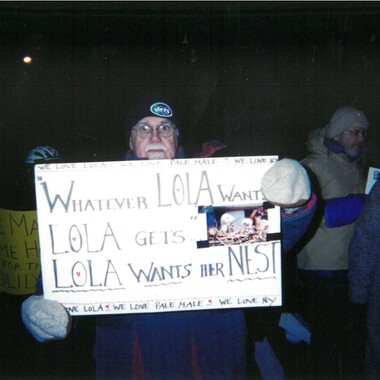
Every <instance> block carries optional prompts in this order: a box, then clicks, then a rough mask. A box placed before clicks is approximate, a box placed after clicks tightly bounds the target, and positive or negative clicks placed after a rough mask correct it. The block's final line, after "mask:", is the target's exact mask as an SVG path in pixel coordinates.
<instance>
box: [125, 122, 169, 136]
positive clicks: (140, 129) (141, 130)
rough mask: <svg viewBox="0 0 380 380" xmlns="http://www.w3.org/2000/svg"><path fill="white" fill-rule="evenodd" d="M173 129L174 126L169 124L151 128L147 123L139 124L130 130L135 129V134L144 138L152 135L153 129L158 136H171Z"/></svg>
mask: <svg viewBox="0 0 380 380" xmlns="http://www.w3.org/2000/svg"><path fill="white" fill-rule="evenodd" d="M175 129H176V127H175V126H174V125H170V124H162V125H160V126H159V127H158V128H152V127H150V126H149V125H146V124H140V125H136V126H135V127H133V128H132V131H135V132H136V133H137V136H139V137H141V138H144V139H146V138H148V137H150V136H152V134H153V130H155V131H156V132H157V134H158V136H160V137H171V136H173V133H174V130H175Z"/></svg>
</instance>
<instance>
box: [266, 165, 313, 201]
mask: <svg viewBox="0 0 380 380" xmlns="http://www.w3.org/2000/svg"><path fill="white" fill-rule="evenodd" d="M261 191H262V193H263V194H264V197H265V198H266V199H267V200H268V201H269V202H271V203H273V204H274V205H277V206H280V207H284V208H297V207H300V206H302V205H303V204H305V203H306V202H307V201H308V200H309V199H310V196H311V190H310V180H309V176H308V174H307V172H306V170H305V168H304V167H303V166H302V165H301V164H300V163H299V162H298V161H296V160H292V159H290V158H283V159H282V160H279V161H277V162H276V163H275V164H274V165H273V166H272V167H271V168H270V169H269V170H268V171H267V172H266V173H265V174H264V175H263V177H262V179H261Z"/></svg>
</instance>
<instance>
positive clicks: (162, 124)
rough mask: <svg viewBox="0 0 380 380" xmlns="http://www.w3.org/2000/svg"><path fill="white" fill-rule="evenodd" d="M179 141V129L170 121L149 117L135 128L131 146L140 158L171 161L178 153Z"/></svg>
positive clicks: (130, 142)
mask: <svg viewBox="0 0 380 380" xmlns="http://www.w3.org/2000/svg"><path fill="white" fill-rule="evenodd" d="M177 140H178V139H177V129H176V127H175V125H174V124H173V123H172V122H171V121H170V120H168V119H165V118H162V117H157V116H148V117H144V118H143V119H141V120H140V121H139V122H138V123H137V124H136V125H135V126H134V127H133V129H132V134H131V138H130V141H129V145H130V148H131V149H132V150H133V152H134V153H135V155H136V157H138V158H148V159H150V160H161V159H165V158H166V159H171V158H174V157H175V155H176V152H177V146H178V145H177Z"/></svg>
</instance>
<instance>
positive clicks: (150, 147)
mask: <svg viewBox="0 0 380 380" xmlns="http://www.w3.org/2000/svg"><path fill="white" fill-rule="evenodd" d="M150 150H163V151H165V152H166V151H167V150H168V148H167V147H166V146H165V145H164V144H161V143H152V144H148V145H147V146H146V147H145V152H149V151H150Z"/></svg>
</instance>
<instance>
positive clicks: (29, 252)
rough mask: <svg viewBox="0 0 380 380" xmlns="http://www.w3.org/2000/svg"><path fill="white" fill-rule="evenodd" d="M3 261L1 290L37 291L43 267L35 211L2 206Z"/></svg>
mask: <svg viewBox="0 0 380 380" xmlns="http://www.w3.org/2000/svg"><path fill="white" fill-rule="evenodd" d="M0 263H1V270H0V291H2V292H5V293H9V294H15V295H23V294H33V293H34V292H35V291H36V283H37V278H38V275H39V273H40V270H41V265H40V245H39V241H38V224H37V213H36V211H14V210H5V209H0Z"/></svg>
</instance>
